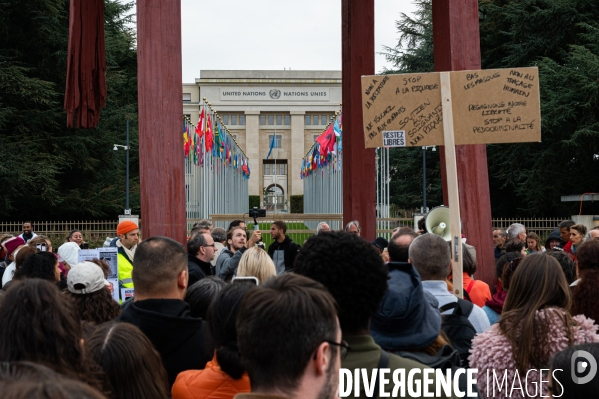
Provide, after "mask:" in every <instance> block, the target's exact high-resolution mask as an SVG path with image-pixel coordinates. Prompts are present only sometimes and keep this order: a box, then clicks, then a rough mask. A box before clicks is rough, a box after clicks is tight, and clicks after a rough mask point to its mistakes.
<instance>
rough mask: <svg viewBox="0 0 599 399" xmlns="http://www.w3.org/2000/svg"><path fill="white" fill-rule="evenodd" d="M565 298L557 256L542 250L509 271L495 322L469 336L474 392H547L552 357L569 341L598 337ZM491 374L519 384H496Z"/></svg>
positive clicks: (566, 288)
mask: <svg viewBox="0 0 599 399" xmlns="http://www.w3.org/2000/svg"><path fill="white" fill-rule="evenodd" d="M571 303H572V300H571V294H570V288H569V286H568V282H567V281H566V277H565V276H564V272H563V271H562V268H561V266H560V265H559V263H558V261H557V260H556V259H555V258H553V257H551V256H548V255H546V254H532V255H528V256H526V257H525V258H524V259H523V260H522V262H520V265H519V266H518V268H517V269H516V271H515V272H514V275H513V278H512V281H511V283H510V289H509V291H508V293H507V297H506V300H505V304H504V306H503V312H502V314H501V321H500V322H499V323H497V324H494V325H493V326H492V327H491V328H490V329H488V330H487V331H485V332H484V333H482V334H479V335H477V336H476V337H475V338H474V340H473V341H472V351H471V355H470V358H469V361H470V367H472V368H475V369H478V377H477V384H478V387H479V389H480V391H481V392H488V391H487V389H488V388H490V389H491V390H493V388H495V389H494V390H493V397H494V398H498V399H502V398H508V397H510V398H522V397H528V396H525V394H526V393H529V395H532V396H534V397H548V395H547V393H548V384H547V380H550V379H551V375H549V372H548V370H549V369H550V368H551V359H552V357H553V356H554V355H555V354H556V353H557V352H559V351H561V350H563V349H565V348H567V347H569V346H572V345H578V344H582V343H591V342H599V335H597V332H596V331H597V325H596V324H595V323H594V321H593V320H592V319H589V318H587V317H585V316H583V315H578V316H572V315H571V313H570V312H569V311H568V309H570V305H571ZM572 360H574V359H572ZM543 370H545V371H543ZM541 373H543V374H542V375H541ZM497 376H499V378H504V376H505V378H506V379H507V381H509V382H510V384H512V381H516V382H515V384H513V385H515V386H520V388H518V389H513V390H510V389H507V388H504V389H502V388H498V387H497V384H496V381H497V378H496V377H497ZM493 378H495V380H493ZM518 379H520V381H521V382H520V384H519V383H518ZM513 385H512V386H513ZM534 392H538V393H539V394H538V395H537V394H534Z"/></svg>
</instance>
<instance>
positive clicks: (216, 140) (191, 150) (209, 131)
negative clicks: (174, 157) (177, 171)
mask: <svg viewBox="0 0 599 399" xmlns="http://www.w3.org/2000/svg"><path fill="white" fill-rule="evenodd" d="M183 149H184V152H185V158H189V157H191V159H192V160H193V163H194V164H195V165H199V166H202V167H203V166H204V163H205V161H206V156H211V157H212V159H213V160H218V161H220V163H221V164H223V165H224V166H228V167H232V168H235V169H241V172H242V173H243V177H244V178H246V179H249V178H250V164H249V161H248V158H247V157H246V156H245V154H244V153H243V151H241V149H240V148H239V146H238V144H237V143H236V142H235V140H234V139H233V137H231V135H230V134H229V133H228V131H227V129H226V128H225V127H224V126H223V125H221V123H220V121H219V120H218V119H217V118H216V117H215V115H214V114H213V113H212V112H210V110H209V109H208V107H206V106H205V105H201V106H200V118H199V120H198V124H197V125H196V126H194V125H193V123H192V122H191V121H190V120H188V119H187V118H183Z"/></svg>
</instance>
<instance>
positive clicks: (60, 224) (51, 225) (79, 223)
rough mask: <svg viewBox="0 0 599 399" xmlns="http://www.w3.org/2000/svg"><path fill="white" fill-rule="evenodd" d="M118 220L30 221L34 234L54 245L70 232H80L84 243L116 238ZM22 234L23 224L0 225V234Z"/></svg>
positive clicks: (5, 223)
mask: <svg viewBox="0 0 599 399" xmlns="http://www.w3.org/2000/svg"><path fill="white" fill-rule="evenodd" d="M118 223H119V221H118V220H76V221H32V227H33V231H34V232H35V233H36V234H40V235H44V236H46V237H48V238H50V239H51V240H52V241H53V242H54V243H55V244H56V243H58V242H62V240H64V239H65V238H66V237H67V235H68V234H69V232H71V231H72V230H80V231H81V233H83V239H84V240H85V241H97V240H104V239H105V238H106V237H115V236H116V226H117V225H118ZM22 232H23V222H4V223H0V233H2V234H12V235H18V234H21V233H22Z"/></svg>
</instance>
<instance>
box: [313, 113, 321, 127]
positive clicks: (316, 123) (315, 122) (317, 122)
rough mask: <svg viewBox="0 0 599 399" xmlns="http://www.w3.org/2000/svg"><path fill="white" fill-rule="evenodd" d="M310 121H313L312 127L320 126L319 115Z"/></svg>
mask: <svg viewBox="0 0 599 399" xmlns="http://www.w3.org/2000/svg"><path fill="white" fill-rule="evenodd" d="M312 120H313V121H314V122H313V123H312V124H313V125H320V116H319V115H314V118H312Z"/></svg>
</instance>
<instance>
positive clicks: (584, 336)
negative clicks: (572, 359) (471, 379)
mask: <svg viewBox="0 0 599 399" xmlns="http://www.w3.org/2000/svg"><path fill="white" fill-rule="evenodd" d="M563 312H564V311H563V310H562V309H559V308H546V309H541V310H537V312H536V315H535V318H537V319H541V320H543V321H542V322H543V323H545V324H546V325H547V326H549V330H548V335H549V336H548V339H547V342H548V345H546V346H545V347H544V348H543V349H544V350H545V352H546V353H547V354H548V355H550V356H549V357H551V356H553V355H554V354H556V353H557V352H559V351H561V350H563V349H565V348H566V347H567V346H568V338H567V335H566V331H564V327H563V322H562V319H561V317H562V314H563ZM573 319H574V321H575V325H574V326H573V327H572V328H573V333H574V334H573V335H574V342H573V345H578V344H583V343H590V342H599V335H597V333H596V329H597V326H596V325H595V324H594V322H593V320H591V319H588V318H586V317H584V316H583V315H578V316H574V317H573ZM540 322H541V321H540ZM514 350H517V348H516V349H515V348H512V346H511V344H510V342H509V341H508V339H507V338H506V337H505V336H504V335H503V334H502V333H501V330H500V329H499V324H493V325H492V326H491V328H490V329H488V330H487V331H485V332H483V333H482V334H478V335H477V336H476V337H474V339H473V340H472V349H471V350H470V357H469V361H470V367H471V368H474V369H478V378H477V384H478V387H479V389H480V391H481V392H485V393H486V392H487V388H488V389H489V393H491V392H492V390H493V388H495V392H494V395H491V396H490V397H493V398H497V399H503V398H508V397H510V398H522V397H524V396H523V395H525V394H526V389H528V392H529V393H530V394H533V393H534V392H535V388H536V389H537V390H538V385H539V381H540V380H541V376H540V375H539V371H538V369H536V368H535V367H533V366H532V365H529V367H528V369H529V370H531V371H530V372H529V373H528V374H520V373H518V377H519V378H520V382H521V386H522V388H523V389H524V392H522V391H521V390H519V389H515V390H513V391H512V392H510V390H511V387H512V382H513V381H514V379H516V382H515V383H514V385H515V386H516V387H518V386H519V384H518V378H517V377H516V369H517V367H516V360H515V358H514ZM548 367H549V366H547V367H546V368H548ZM487 371H488V372H489V376H490V377H489V381H487ZM493 371H494V372H495V375H496V376H497V379H499V380H501V379H502V378H503V376H504V373H506V374H507V381H508V388H507V391H506V388H505V384H504V387H503V389H502V390H501V391H499V389H498V386H497V384H494V383H493V380H492V378H493ZM526 377H528V378H526ZM547 378H548V377H547V376H544V378H543V380H544V381H546V380H547ZM535 384H536V385H535ZM542 388H543V395H547V384H546V383H544V384H543V387H542ZM534 396H535V397H541V396H540V394H539V395H534ZM546 397H547V396H546Z"/></svg>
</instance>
